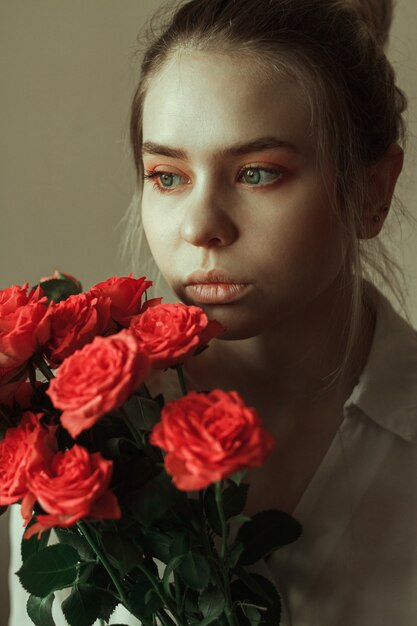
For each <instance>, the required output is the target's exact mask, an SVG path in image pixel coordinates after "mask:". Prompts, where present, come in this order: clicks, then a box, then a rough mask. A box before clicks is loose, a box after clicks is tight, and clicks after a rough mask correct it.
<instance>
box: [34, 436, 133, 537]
mask: <svg viewBox="0 0 417 626" xmlns="http://www.w3.org/2000/svg"><path fill="white" fill-rule="evenodd" d="M112 470H113V462H112V461H108V460H106V459H104V458H103V457H102V456H101V454H100V453H99V452H94V453H92V454H90V453H89V452H88V451H87V450H86V449H85V448H82V447H81V446H78V445H74V446H73V447H72V448H71V449H70V450H66V451H65V452H58V453H57V454H56V455H55V457H54V458H53V460H52V462H51V464H50V466H49V467H48V468H40V469H38V470H37V469H36V468H34V469H33V470H32V471H30V472H29V479H28V486H29V489H30V495H28V496H27V498H26V499H25V501H24V502H23V503H22V513H23V514H24V517H25V519H26V520H29V519H30V516H31V512H32V508H33V504H34V501H37V502H38V503H39V504H40V506H41V507H42V509H43V510H44V511H45V513H47V515H38V516H37V521H36V522H35V524H33V525H32V526H31V527H30V528H29V529H28V530H27V531H26V532H25V535H24V536H25V539H29V538H30V537H31V536H32V535H34V534H36V533H38V534H39V535H40V534H41V533H42V532H43V531H44V530H47V529H48V528H53V527H54V526H61V527H62V526H63V527H65V526H72V525H73V524H75V522H77V521H78V520H80V519H83V518H92V519H118V518H120V517H121V512H120V508H119V505H118V502H117V499H116V497H115V495H114V494H113V493H112V492H111V491H109V484H110V480H111V476H112Z"/></svg>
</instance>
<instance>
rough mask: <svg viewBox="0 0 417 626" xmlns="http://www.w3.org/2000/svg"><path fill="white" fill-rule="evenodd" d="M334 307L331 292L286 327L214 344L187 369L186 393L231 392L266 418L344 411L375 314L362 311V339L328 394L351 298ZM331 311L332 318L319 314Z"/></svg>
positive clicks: (366, 351)
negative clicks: (337, 408)
mask: <svg viewBox="0 0 417 626" xmlns="http://www.w3.org/2000/svg"><path fill="white" fill-rule="evenodd" d="M335 302H336V298H335V293H334V291H332V290H329V292H328V293H326V294H323V298H321V301H320V302H315V303H313V304H312V305H311V307H310V308H309V309H308V310H304V311H303V312H302V314H300V316H299V319H296V318H295V317H292V319H291V320H289V323H288V324H286V325H285V327H284V326H280V327H279V328H275V329H272V330H269V331H268V332H266V333H264V334H263V335H259V336H257V337H252V338H250V339H244V340H235V341H221V340H219V339H215V340H213V341H212V342H211V344H210V347H209V348H208V349H207V350H205V351H204V352H203V353H202V354H201V355H199V356H198V357H194V358H193V359H191V360H189V361H188V362H187V363H186V364H185V366H184V371H185V376H186V380H187V381H188V385H189V388H194V389H200V390H202V389H214V388H216V387H217V388H222V389H230V390H232V389H234V390H236V391H238V392H239V393H240V394H241V395H242V397H243V398H244V400H245V401H246V402H247V403H248V404H249V405H252V406H255V407H256V408H259V410H262V408H263V410H264V412H265V411H266V410H267V408H268V406H271V405H272V406H273V408H274V414H275V415H277V414H282V415H287V416H288V415H303V414H305V410H306V409H307V408H309V409H310V410H311V408H312V406H316V407H319V406H329V405H332V404H333V405H335V406H339V405H340V406H341V407H343V404H344V402H345V401H346V399H347V398H348V397H349V395H350V393H351V391H352V389H353V387H354V386H355V385H356V383H357V382H358V380H359V376H360V374H361V372H362V370H363V368H364V366H365V364H366V361H367V358H368V355H369V351H370V348H371V345H372V339H373V334H374V325H375V312H374V311H373V310H372V309H371V308H369V307H368V306H365V305H363V306H364V308H363V321H362V328H361V334H360V337H361V339H360V340H358V341H357V342H356V345H355V349H354V352H353V354H352V355H351V359H350V361H349V363H348V365H347V368H346V370H345V372H344V375H343V376H341V377H339V379H337V380H336V381H335V382H334V383H333V384H332V385H331V386H329V387H328V388H327V389H326V385H328V381H329V379H330V378H331V377H332V375H333V374H334V373H335V371H336V370H337V369H338V367H339V366H340V364H341V361H342V357H343V354H344V350H345V348H346V341H347V334H346V328H348V324H349V320H348V318H347V314H346V312H347V311H349V310H350V301H349V296H348V295H346V297H345V298H344V299H343V300H338V302H339V304H338V305H337V307H336V308H335V304H334V303H335ZM332 308H333V313H332V314H328V315H324V314H323V311H332ZM261 407H262V408H261Z"/></svg>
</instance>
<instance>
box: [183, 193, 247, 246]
mask: <svg viewBox="0 0 417 626" xmlns="http://www.w3.org/2000/svg"><path fill="white" fill-rule="evenodd" d="M213 195H214V194H212V193H208V192H205V193H204V192H203V193H201V194H199V196H198V197H197V196H194V197H192V194H191V195H190V197H189V198H188V203H189V204H188V206H187V207H186V209H185V212H184V215H183V219H182V223H181V236H182V238H183V239H184V240H185V241H187V242H188V243H190V244H192V245H193V246H203V247H207V246H228V245H230V244H231V243H233V241H235V239H236V238H237V236H238V229H237V225H236V224H235V222H234V220H233V219H232V217H231V211H230V210H229V211H227V206H226V204H227V201H226V198H225V197H223V199H222V200H220V199H219V196H220V197H221V191H219V192H218V194H217V197H216V198H214V197H213Z"/></svg>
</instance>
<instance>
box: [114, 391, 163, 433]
mask: <svg viewBox="0 0 417 626" xmlns="http://www.w3.org/2000/svg"><path fill="white" fill-rule="evenodd" d="M123 408H124V410H125V411H126V413H127V414H128V416H129V418H130V419H131V420H132V422H133V424H134V425H135V428H137V429H138V430H141V431H143V432H145V433H150V432H151V430H152V429H153V427H154V426H155V424H157V423H158V422H160V421H161V409H160V406H159V404H158V402H155V400H152V399H149V398H144V397H142V396H139V395H138V394H133V395H132V396H131V397H130V398H129V399H128V400H127V401H126V402H125V403H124V405H123Z"/></svg>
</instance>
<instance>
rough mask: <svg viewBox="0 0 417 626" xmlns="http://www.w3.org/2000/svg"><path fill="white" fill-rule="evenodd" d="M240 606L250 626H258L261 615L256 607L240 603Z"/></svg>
mask: <svg viewBox="0 0 417 626" xmlns="http://www.w3.org/2000/svg"><path fill="white" fill-rule="evenodd" d="M241 608H242V611H243V613H244V615H245V617H247V618H248V620H249V623H250V625H251V626H258V624H260V623H261V620H262V615H261V613H260V611H259V610H258V609H257V608H256V607H254V606H252V605H246V604H242V605H241Z"/></svg>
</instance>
